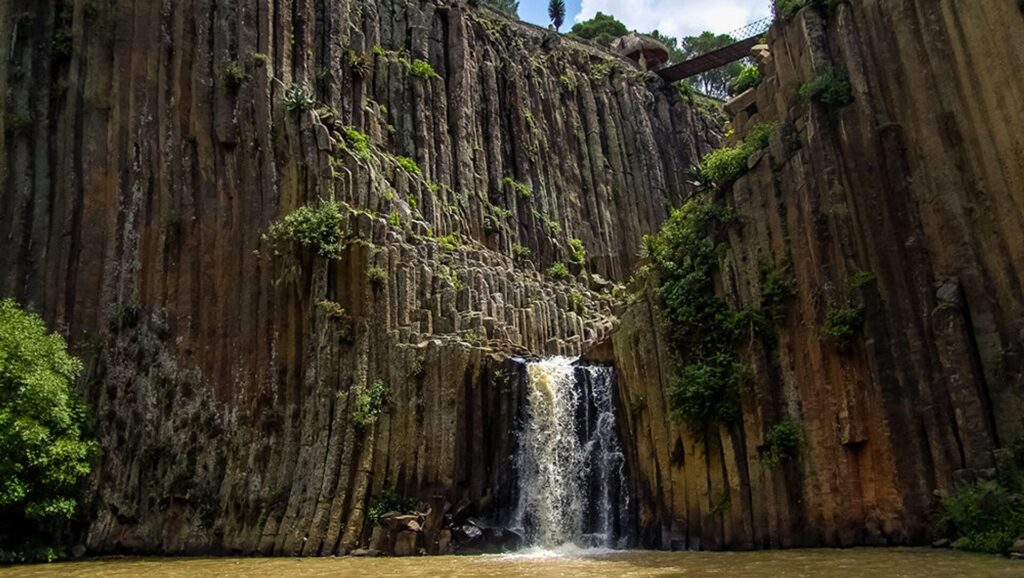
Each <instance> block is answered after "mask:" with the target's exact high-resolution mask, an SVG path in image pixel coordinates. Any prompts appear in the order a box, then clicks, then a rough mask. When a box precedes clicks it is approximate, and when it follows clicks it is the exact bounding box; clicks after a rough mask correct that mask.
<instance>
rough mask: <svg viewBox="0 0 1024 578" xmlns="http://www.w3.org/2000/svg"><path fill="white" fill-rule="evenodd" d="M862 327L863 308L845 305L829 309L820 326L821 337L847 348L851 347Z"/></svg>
mask: <svg viewBox="0 0 1024 578" xmlns="http://www.w3.org/2000/svg"><path fill="white" fill-rule="evenodd" d="M862 325H864V306H862V305H856V304H847V305H841V306H833V307H829V308H828V310H827V311H826V312H825V322H824V323H823V324H822V326H821V336H822V338H824V339H825V340H826V341H830V342H832V343H834V344H836V345H839V346H840V347H849V346H850V345H853V341H854V340H855V339H856V338H857V334H858V333H859V332H860V328H861V326H862Z"/></svg>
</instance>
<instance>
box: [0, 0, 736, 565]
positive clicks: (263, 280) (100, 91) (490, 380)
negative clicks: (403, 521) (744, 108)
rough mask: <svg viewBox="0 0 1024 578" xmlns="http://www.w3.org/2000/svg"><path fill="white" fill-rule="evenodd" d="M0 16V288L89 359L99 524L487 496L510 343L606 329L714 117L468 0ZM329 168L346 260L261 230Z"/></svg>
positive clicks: (321, 524)
mask: <svg viewBox="0 0 1024 578" xmlns="http://www.w3.org/2000/svg"><path fill="white" fill-rule="evenodd" d="M0 38H2V39H3V41H2V42H0V46H2V48H0V56H2V58H0V94H3V95H5V96H4V98H5V99H4V103H3V105H4V114H3V116H2V121H0V123H2V129H3V130H2V131H0V133H2V136H0V159H2V160H0V167H2V179H3V186H2V188H0V190H2V193H0V195H2V196H0V239H2V242H0V270H2V273H0V295H3V296H14V297H16V298H17V299H18V300H19V301H20V302H21V303H22V304H23V305H25V306H28V307H30V308H32V309H35V310H38V311H40V312H42V313H43V314H44V316H45V317H46V318H47V320H48V321H49V322H51V323H52V324H54V325H55V326H58V327H60V328H61V329H62V331H63V332H65V333H66V334H67V335H68V336H69V338H70V341H71V343H72V346H73V348H74V349H75V351H76V352H78V353H79V354H81V355H82V356H83V357H84V358H85V359H86V360H87V361H88V363H89V370H88V376H87V379H86V382H87V383H86V385H85V386H84V387H85V393H86V397H87V399H88V401H89V404H90V406H91V408H92V410H93V414H94V416H95V418H96V432H97V435H98V437H99V439H100V441H101V445H102V448H103V455H102V458H101V462H100V464H99V465H98V468H97V471H96V474H95V476H94V479H93V484H92V487H93V497H92V500H91V504H92V505H91V510H90V512H89V517H90V520H91V522H90V523H89V525H88V528H87V530H86V531H85V533H84V536H85V538H84V539H85V542H86V544H87V545H88V546H89V548H90V549H91V550H92V551H95V552H110V551H120V550H128V551H152V552H204V551H208V552H244V553H252V552H259V553H265V554H306V555H316V554H331V553H335V552H343V551H347V550H348V549H350V548H353V547H355V546H358V545H360V544H363V543H365V542H366V540H367V539H368V538H369V528H370V524H369V523H368V521H367V515H366V510H367V508H368V507H369V506H370V504H371V503H372V502H373V496H378V495H381V494H383V493H384V492H385V491H389V490H393V491H394V492H395V493H396V494H398V495H401V496H406V497H413V498H420V499H425V498H428V497H430V496H434V495H441V496H443V497H444V498H445V499H446V500H447V502H448V503H449V504H450V505H452V506H453V507H456V506H458V507H463V511H465V508H470V511H474V509H475V511H478V512H479V513H480V515H485V514H486V513H487V512H489V511H491V512H492V511H493V510H494V509H496V508H498V507H499V506H500V505H501V504H503V503H508V500H507V499H505V496H506V494H507V492H508V491H510V489H509V487H508V485H509V483H508V476H509V475H510V474H509V468H508V465H509V464H508V462H507V457H508V456H509V455H510V453H511V452H512V450H513V446H514V443H515V442H514V438H513V436H511V435H510V433H511V431H512V430H513V429H514V427H515V417H516V415H517V412H518V407H519V393H520V389H521V387H522V377H521V370H520V368H519V367H518V366H517V365H516V364H515V363H514V362H512V361H508V360H507V359H506V356H507V354H508V353H511V352H515V353H520V354H523V355H525V354H528V353H536V354H542V353H572V352H578V351H579V350H580V349H581V348H582V347H583V346H584V345H586V344H587V343H591V342H595V341H598V340H600V339H601V338H603V337H604V336H606V335H607V333H608V331H609V328H610V325H611V319H612V313H613V307H614V305H615V302H614V300H613V299H612V297H611V295H610V293H611V284H610V282H621V281H624V280H625V279H626V278H627V277H628V272H629V271H630V269H631V268H632V266H633V265H634V263H635V261H636V254H637V249H638V246H639V242H640V239H641V236H642V234H643V233H646V232H650V231H652V230H654V229H656V228H657V226H658V225H659V224H660V223H661V221H662V220H663V219H664V218H665V216H666V207H667V206H670V205H672V204H677V203H678V202H680V200H681V198H682V197H683V196H684V194H685V185H684V178H685V171H686V168H687V167H689V165H690V164H691V163H692V162H693V161H694V160H695V159H696V158H699V156H700V155H701V154H702V153H704V152H707V150H708V149H709V145H710V144H713V143H715V142H716V141H717V137H716V136H715V130H714V123H713V122H712V121H710V120H708V118H707V115H706V114H704V113H699V112H697V111H696V109H695V108H694V107H692V106H691V105H690V104H688V103H686V102H685V101H683V100H682V99H681V98H680V97H679V95H678V94H676V92H675V90H674V89H672V88H671V87H664V86H662V85H661V84H660V81H658V80H657V79H656V78H652V77H647V76H645V75H643V74H641V73H640V72H638V71H637V70H635V69H634V68H631V67H630V65H629V64H627V63H625V62H623V61H619V60H615V59H612V58H610V57H609V56H608V55H607V54H606V53H604V52H601V51H599V50H596V49H594V48H591V47H588V46H585V45H581V44H577V43H574V42H571V41H568V40H565V39H560V38H559V37H558V36H557V35H553V34H550V33H548V32H547V31H542V30H540V29H536V28H533V27H529V26H526V25H522V24H517V23H513V22H510V21H509V20H507V19H506V18H505V17H503V16H500V15H498V14H497V13H495V12H493V11H490V10H487V9H483V8H480V9H476V8H471V7H469V6H468V5H467V4H466V3H464V2H460V1H448V0H431V1H421V0H408V1H402V0H387V1H377V0H330V1H325V0H301V1H300V0H274V1H270V0H230V1H227V2H225V1H213V0H188V1H180V0H163V1H158V0H136V1H127V0H74V1H72V0H60V1H52V2H38V1H36V0H11V1H7V2H4V3H3V4H2V5H0ZM427 64H429V66H427ZM301 86H305V87H308V88H309V89H311V90H312V91H313V95H314V96H315V99H316V103H315V104H314V105H313V106H311V107H304V106H301V104H302V103H301V99H299V98H296V96H297V95H298V93H297V92H295V91H294V90H293V89H295V88H297V87H301ZM349 127H353V128H354V129H355V130H357V131H359V132H360V133H362V134H365V135H368V137H369V145H370V146H369V147H368V148H363V147H361V146H360V138H359V135H358V134H356V133H353V132H351V130H350V129H349ZM396 157H409V158H411V159H413V160H414V161H415V163H416V166H415V167H413V166H412V165H411V164H410V163H408V162H405V166H404V167H403V166H401V163H400V162H399V161H398V160H396ZM332 199H333V200H337V201H339V202H341V203H343V204H344V206H345V207H346V212H347V214H348V218H347V221H348V224H347V229H346V230H347V232H348V239H347V242H348V243H347V247H346V249H345V251H344V254H343V255H342V257H341V258H340V259H337V260H330V261H328V260H326V259H324V258H321V257H318V256H317V255H315V254H314V252H313V251H311V250H308V249H307V250H297V251H291V252H287V251H286V252H285V253H286V254H283V255H277V256H275V255H274V254H273V251H271V250H270V249H269V247H268V246H267V243H266V242H264V241H262V240H261V236H262V235H263V233H264V232H265V231H266V230H267V228H268V226H269V225H270V224H271V223H272V222H273V221H275V220H276V219H279V218H280V217H281V216H282V215H284V214H286V213H288V212H290V211H292V210H294V209H296V208H297V207H299V206H302V205H305V204H315V203H317V202H319V200H332ZM454 233H458V234H459V235H460V237H451V236H450V235H452V234H454ZM571 239H580V240H581V241H582V242H583V244H584V246H585V248H586V251H587V258H586V260H585V262H584V263H580V264H572V263H570V265H569V271H570V273H571V275H572V277H571V278H570V279H568V280H566V281H557V280H554V279H552V278H550V277H549V276H547V275H545V274H543V273H542V272H543V271H545V270H547V269H548V268H549V267H550V266H551V265H552V264H554V263H557V262H569V261H570V260H571V255H572V253H573V250H572V247H571V246H570V243H569V241H570V240H571ZM592 274H594V275H597V276H598V277H591V275H592ZM603 279H607V280H609V283H605V282H603V281H602V280H603ZM378 381H380V382H383V383H384V384H386V386H387V388H388V389H389V390H390V394H389V401H387V402H385V403H384V404H383V408H382V412H381V415H380V416H379V418H377V420H376V421H375V422H374V423H373V424H372V425H370V426H368V427H359V426H358V424H356V423H355V422H354V420H353V417H352V416H353V412H354V408H356V407H357V406H358V405H359V404H360V394H361V393H363V394H365V392H367V391H371V390H372V388H373V387H374V385H375V384H377V382H378ZM428 547H432V546H430V545H429V544H428Z"/></svg>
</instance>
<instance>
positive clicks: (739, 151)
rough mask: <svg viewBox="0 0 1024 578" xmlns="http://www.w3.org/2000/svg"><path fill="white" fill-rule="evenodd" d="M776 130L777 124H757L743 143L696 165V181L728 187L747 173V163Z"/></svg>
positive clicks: (713, 154) (711, 154) (719, 150)
mask: <svg viewBox="0 0 1024 578" xmlns="http://www.w3.org/2000/svg"><path fill="white" fill-rule="evenodd" d="M778 128H779V124H778V123H774V122H772V123H763V124H759V125H757V126H755V127H753V128H751V129H750V131H749V132H748V133H747V138H746V139H744V140H743V142H741V143H739V144H737V145H736V146H733V147H723V148H720V149H718V150H716V151H713V152H711V153H710V154H708V155H707V156H705V157H704V159H703V160H702V161H701V164H700V165H698V167H699V172H700V174H699V175H697V177H698V179H697V180H699V181H700V182H701V183H707V184H713V185H715V186H716V187H718V188H719V189H724V188H725V187H728V186H729V185H731V184H732V183H733V182H735V181H736V179H738V178H739V177H740V176H741V175H742V174H743V173H745V172H747V161H748V160H749V159H750V157H751V156H753V155H754V153H756V152H758V151H759V150H761V149H763V148H765V147H766V146H768V141H769V140H770V139H771V137H772V135H773V134H775V132H776V131H777V130H778Z"/></svg>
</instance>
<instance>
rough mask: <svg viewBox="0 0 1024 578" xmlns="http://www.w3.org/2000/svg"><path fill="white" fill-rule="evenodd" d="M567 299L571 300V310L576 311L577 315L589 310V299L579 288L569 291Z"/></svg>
mask: <svg viewBox="0 0 1024 578" xmlns="http://www.w3.org/2000/svg"><path fill="white" fill-rule="evenodd" d="M566 299H568V301H569V310H570V311H574V312H576V314H577V315H583V314H584V313H585V312H586V311H587V300H586V298H585V297H583V293H580V292H579V291H578V290H576V289H573V290H572V291H569V294H568V295H567V296H566Z"/></svg>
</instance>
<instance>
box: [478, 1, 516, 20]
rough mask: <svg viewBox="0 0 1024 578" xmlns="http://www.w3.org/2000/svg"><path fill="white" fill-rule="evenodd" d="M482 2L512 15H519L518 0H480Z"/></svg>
mask: <svg viewBox="0 0 1024 578" xmlns="http://www.w3.org/2000/svg"><path fill="white" fill-rule="evenodd" d="M482 2H483V3H484V4H487V5H489V6H494V7H495V8H497V9H498V10H504V11H505V12H508V13H509V14H511V15H513V16H516V17H518V16H519V0H482Z"/></svg>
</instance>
